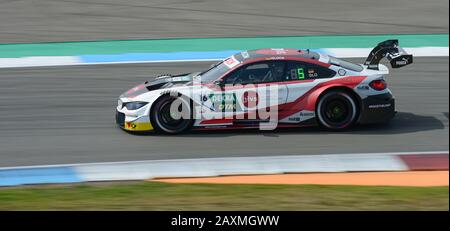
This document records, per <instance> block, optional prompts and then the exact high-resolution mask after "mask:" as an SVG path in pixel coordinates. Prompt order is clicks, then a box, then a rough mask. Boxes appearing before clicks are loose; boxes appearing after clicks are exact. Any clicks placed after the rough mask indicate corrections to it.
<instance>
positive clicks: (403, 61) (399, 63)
mask: <svg viewBox="0 0 450 231" xmlns="http://www.w3.org/2000/svg"><path fill="white" fill-rule="evenodd" d="M395 64H397V65H406V64H408V59H406V58H403V59H402V60H398V61H396V62H395Z"/></svg>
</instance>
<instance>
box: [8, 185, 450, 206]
mask: <svg viewBox="0 0 450 231" xmlns="http://www.w3.org/2000/svg"><path fill="white" fill-rule="evenodd" d="M448 201H449V191H448V187H378V186H377V187H374V186H328V185H327V186H318V185H238V184H236V185H229V184H227V185H220V184H170V183H157V182H121V183H95V184H75V185H47V186H25V187H15V188H1V189H0V210H178V211H180V210H181V211H183V210H448V208H449V207H448V206H449V203H448Z"/></svg>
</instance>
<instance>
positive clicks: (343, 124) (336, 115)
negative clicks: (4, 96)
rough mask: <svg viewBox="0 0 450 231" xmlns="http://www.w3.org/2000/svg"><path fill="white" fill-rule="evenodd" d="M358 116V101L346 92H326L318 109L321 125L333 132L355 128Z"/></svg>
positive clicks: (318, 104)
mask: <svg viewBox="0 0 450 231" xmlns="http://www.w3.org/2000/svg"><path fill="white" fill-rule="evenodd" d="M358 114H359V108H358V105H357V101H356V100H355V98H354V97H353V96H352V95H351V94H349V93H347V92H345V91H337V90H332V91H329V92H326V93H325V94H324V95H323V96H321V97H320V99H319V102H318V103H317V107H316V115H317V120H318V122H319V124H320V125H321V126H322V127H324V128H326V129H329V130H333V131H338V130H345V129H348V128H350V127H352V126H354V125H355V124H356V121H357V119H358Z"/></svg>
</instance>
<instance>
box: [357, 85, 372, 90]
mask: <svg viewBox="0 0 450 231" xmlns="http://www.w3.org/2000/svg"><path fill="white" fill-rule="evenodd" d="M356 88H357V89H358V90H369V89H370V88H369V86H368V85H360V86H358V87H356Z"/></svg>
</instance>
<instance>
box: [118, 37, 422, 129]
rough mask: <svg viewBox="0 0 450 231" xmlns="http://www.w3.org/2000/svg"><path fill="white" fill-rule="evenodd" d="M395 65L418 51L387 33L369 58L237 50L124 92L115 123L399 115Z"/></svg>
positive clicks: (153, 125) (287, 123)
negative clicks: (204, 66)
mask: <svg viewBox="0 0 450 231" xmlns="http://www.w3.org/2000/svg"><path fill="white" fill-rule="evenodd" d="M385 57H386V58H387V59H388V60H389V61H390V63H391V66H392V67H393V68H398V67H402V66H405V65H408V64H411V63H412V61H413V57H412V55H409V54H406V52H405V51H404V50H403V49H402V48H400V47H399V46H398V41H397V40H387V41H384V42H382V43H380V44H378V46H377V47H375V48H374V49H373V50H372V52H371V53H370V54H369V56H368V58H367V59H366V62H365V63H364V64H354V63H350V62H347V61H344V60H341V59H338V58H335V57H331V56H328V55H323V54H319V53H316V52H312V51H309V50H297V49H261V50H251V51H244V52H240V53H238V54H235V55H233V56H231V57H229V58H227V59H225V60H223V61H221V62H219V63H216V64H214V65H213V66H211V68H209V69H208V70H206V71H203V72H196V73H190V74H183V75H174V76H162V77H158V78H156V79H154V80H152V81H147V82H145V83H142V84H140V85H138V86H136V87H134V88H132V89H130V90H129V91H127V92H125V93H124V94H122V95H121V96H120V99H119V100H118V104H117V108H116V110H117V111H116V122H117V124H118V125H119V126H120V127H121V128H123V129H124V130H127V131H133V132H134V131H153V130H156V131H158V132H163V133H170V134H175V133H181V132H185V131H188V130H190V129H197V130H209V129H239V128H261V129H274V128H277V127H302V126H312V125H316V124H319V125H321V126H323V127H325V128H328V129H332V130H340V129H346V128H349V127H351V126H352V125H355V124H363V123H380V122H385V121H388V120H390V119H391V118H392V117H393V116H394V115H395V105H394V98H393V96H392V94H391V91H390V90H389V89H388V88H387V83H386V80H385V76H386V75H387V74H388V73H389V70H388V68H387V67H386V66H384V65H382V64H379V62H380V60H381V59H383V58H385Z"/></svg>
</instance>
